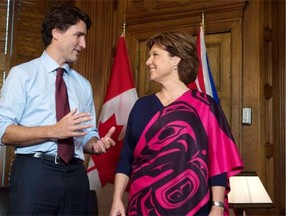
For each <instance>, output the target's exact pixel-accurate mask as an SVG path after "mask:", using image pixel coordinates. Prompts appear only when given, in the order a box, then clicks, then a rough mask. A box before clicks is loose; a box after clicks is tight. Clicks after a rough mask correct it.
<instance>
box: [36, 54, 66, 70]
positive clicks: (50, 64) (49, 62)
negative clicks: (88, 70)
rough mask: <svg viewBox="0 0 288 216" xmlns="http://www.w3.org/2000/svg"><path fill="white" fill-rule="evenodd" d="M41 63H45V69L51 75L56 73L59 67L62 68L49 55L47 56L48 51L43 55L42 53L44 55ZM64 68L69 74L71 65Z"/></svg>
mask: <svg viewBox="0 0 288 216" xmlns="http://www.w3.org/2000/svg"><path fill="white" fill-rule="evenodd" d="M40 58H41V61H42V63H43V65H44V67H45V69H46V71H47V72H48V73H50V72H53V71H55V70H56V69H57V68H58V67H60V66H59V65H58V63H57V62H56V61H55V60H54V59H52V58H51V57H50V56H49V55H48V54H47V52H46V51H44V52H43V53H42V55H41V57H40ZM62 68H64V69H65V70H66V72H67V73H68V74H69V71H70V66H69V64H67V63H66V64H64V65H63V66H62Z"/></svg>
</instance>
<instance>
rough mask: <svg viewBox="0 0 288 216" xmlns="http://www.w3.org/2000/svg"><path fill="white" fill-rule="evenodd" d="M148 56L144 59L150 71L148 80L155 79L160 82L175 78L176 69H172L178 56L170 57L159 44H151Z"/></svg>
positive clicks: (176, 62)
mask: <svg viewBox="0 0 288 216" xmlns="http://www.w3.org/2000/svg"><path fill="white" fill-rule="evenodd" d="M149 55H150V57H149V58H148V59H147V61H146V65H147V66H148V69H149V72H150V80H152V81H156V82H158V83H160V84H164V83H165V82H167V81H169V80H171V79H174V78H177V79H178V77H175V76H176V75H177V76H178V73H177V70H174V68H175V65H177V64H178V61H177V59H179V58H178V57H176V56H175V57H171V56H170V55H169V53H168V52H167V51H166V50H164V49H163V48H162V47H161V46H158V45H155V44H154V45H153V46H152V48H151V50H150V52H149Z"/></svg>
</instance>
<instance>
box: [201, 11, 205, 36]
mask: <svg viewBox="0 0 288 216" xmlns="http://www.w3.org/2000/svg"><path fill="white" fill-rule="evenodd" d="M201 26H202V29H203V33H204V34H205V11H204V10H203V11H202V14H201Z"/></svg>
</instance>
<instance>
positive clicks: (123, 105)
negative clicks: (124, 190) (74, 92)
mask: <svg viewBox="0 0 288 216" xmlns="http://www.w3.org/2000/svg"><path fill="white" fill-rule="evenodd" d="M137 98H138V96H137V92H136V89H135V86H134V81H133V78H132V72H131V68H130V63H129V58H128V53H127V49H126V44H125V38H124V36H121V37H120V39H119V41H118V45H117V49H116V54H115V58H114V63H113V66H112V72H111V75H110V80H109V83H108V86H107V92H106V96H105V98H104V103H103V106H102V110H101V113H100V117H99V124H98V130H99V134H100V136H101V137H103V136H105V135H106V133H107V132H108V130H109V129H110V128H111V127H112V126H115V127H116V131H115V133H114V134H113V136H112V139H113V140H114V141H115V142H116V145H115V146H114V147H111V148H110V149H109V150H108V151H107V153H106V154H102V155H100V156H97V155H91V157H90V160H89V164H88V170H87V173H88V177H89V181H90V189H95V187H97V182H96V181H98V176H97V173H98V174H99V178H100V181H101V185H102V187H104V186H105V184H106V183H108V182H109V183H112V184H113V183H114V175H115V169H116V166H117V163H118V159H119V155H120V151H121V149H122V146H123V139H124V135H125V131H126V126H127V125H126V124H127V120H128V116H129V113H130V111H131V109H132V107H133V105H134V103H135V101H136V100H137ZM98 185H99V183H98Z"/></svg>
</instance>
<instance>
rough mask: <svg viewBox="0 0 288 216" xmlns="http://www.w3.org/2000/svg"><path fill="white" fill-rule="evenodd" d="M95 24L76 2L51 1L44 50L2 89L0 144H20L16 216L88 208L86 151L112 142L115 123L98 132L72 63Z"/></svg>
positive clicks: (13, 195)
mask: <svg viewBox="0 0 288 216" xmlns="http://www.w3.org/2000/svg"><path fill="white" fill-rule="evenodd" d="M90 26H91V20H90V18H89V16H88V15H87V14H86V13H84V12H82V11H81V10H80V9H79V8H76V7H73V6H67V5H66V6H65V5H62V6H58V7H55V8H52V9H51V10H50V12H49V13H48V15H47V16H46V18H45V19H44V22H43V24H42V29H41V30H42V36H43V41H44V45H45V50H44V52H43V54H42V55H41V56H40V57H39V58H37V59H34V60H32V61H30V62H26V63H23V64H20V65H18V66H15V67H14V68H12V69H11V71H10V73H9V75H8V77H7V79H6V81H5V84H4V86H3V88H2V90H1V99H0V143H2V144H4V145H11V146H14V147H15V160H14V163H13V166H12V170H11V176H10V185H9V186H10V204H9V214H11V215H19V214H22V215H43V214H46V215H87V213H88V203H89V202H88V194H89V182H88V177H87V174H86V169H85V167H84V165H83V161H84V153H90V154H101V153H105V152H106V150H107V149H108V148H110V146H112V145H115V142H114V141H113V140H112V139H111V135H112V134H113V133H114V131H115V127H112V128H111V129H110V130H109V131H108V133H107V134H106V136H105V137H102V138H99V134H98V130H97V129H96V119H95V118H96V115H95V108H94V101H93V95H92V89H91V85H90V83H89V81H88V80H86V79H85V78H84V77H83V76H82V75H80V74H79V73H78V72H76V71H75V70H74V69H72V68H70V67H69V64H70V63H73V62H75V61H76V60H77V59H78V56H79V54H80V53H81V51H82V50H83V49H84V48H85V47H86V41H85V36H86V34H87V32H88V30H89V28H90ZM59 68H60V69H59ZM63 69H64V70H63ZM58 71H59V72H58ZM61 71H62V72H61ZM56 74H57V75H56ZM62 74H63V75H62ZM62 76H63V78H62ZM63 79H64V82H63ZM63 94H64V96H63ZM67 94H68V96H67ZM59 95H61V97H62V98H60V99H59ZM67 97H68V101H66V99H67ZM63 104H66V105H63ZM59 107H60V108H59ZM70 107H71V111H70ZM59 110H62V114H59V113H60V111H59ZM65 110H66V111H65ZM62 116H63V117H62ZM63 146H64V148H66V150H62V147H63ZM71 147H72V148H71ZM63 151H64V152H65V155H63V154H62V153H63ZM69 155H70V157H69Z"/></svg>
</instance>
